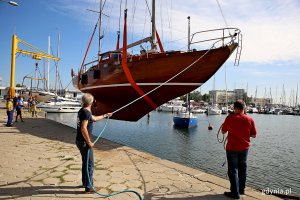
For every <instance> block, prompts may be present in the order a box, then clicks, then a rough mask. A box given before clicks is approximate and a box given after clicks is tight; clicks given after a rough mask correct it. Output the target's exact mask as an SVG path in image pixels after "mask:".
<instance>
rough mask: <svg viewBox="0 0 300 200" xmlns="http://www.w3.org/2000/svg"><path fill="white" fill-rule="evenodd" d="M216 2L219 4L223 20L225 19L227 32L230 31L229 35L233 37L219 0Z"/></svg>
mask: <svg viewBox="0 0 300 200" xmlns="http://www.w3.org/2000/svg"><path fill="white" fill-rule="evenodd" d="M216 2H217V4H218V7H219V10H220V12H221V15H222V18H223V20H224V23H225V25H226V28H227V30H228V33H229V35H231V34H230V31H229V29H228V27H229V26H228V23H227V21H226V18H225V15H224V13H223V10H222V7H221V4H220V2H219V0H216Z"/></svg>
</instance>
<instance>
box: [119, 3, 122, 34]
mask: <svg viewBox="0 0 300 200" xmlns="http://www.w3.org/2000/svg"><path fill="white" fill-rule="evenodd" d="M121 15H122V0H121V1H120V15H119V34H120V31H121Z"/></svg>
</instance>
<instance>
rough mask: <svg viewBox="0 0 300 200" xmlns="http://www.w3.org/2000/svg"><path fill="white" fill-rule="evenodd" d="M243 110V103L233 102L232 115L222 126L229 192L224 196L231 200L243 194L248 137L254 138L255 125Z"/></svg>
mask: <svg viewBox="0 0 300 200" xmlns="http://www.w3.org/2000/svg"><path fill="white" fill-rule="evenodd" d="M244 110H245V103H244V101H242V100H238V101H236V102H234V114H231V115H228V116H227V117H226V119H225V122H224V124H223V126H222V133H223V134H225V133H226V132H228V141H227V145H226V155H227V162H228V177H229V181H230V192H225V193H224V195H225V196H227V197H231V198H233V199H239V198H240V195H243V194H244V193H245V184H246V175H247V155H248V149H249V148H250V137H253V138H255V137H256V127H255V123H254V121H253V119H252V118H251V117H249V116H248V115H246V114H245V113H244Z"/></svg>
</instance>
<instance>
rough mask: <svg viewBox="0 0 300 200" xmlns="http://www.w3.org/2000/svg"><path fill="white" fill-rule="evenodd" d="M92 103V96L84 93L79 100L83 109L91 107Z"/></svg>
mask: <svg viewBox="0 0 300 200" xmlns="http://www.w3.org/2000/svg"><path fill="white" fill-rule="evenodd" d="M93 102H94V96H93V95H91V94H90V93H85V94H84V95H83V96H82V98H81V104H82V106H83V107H84V108H85V107H88V106H90V105H92V104H93Z"/></svg>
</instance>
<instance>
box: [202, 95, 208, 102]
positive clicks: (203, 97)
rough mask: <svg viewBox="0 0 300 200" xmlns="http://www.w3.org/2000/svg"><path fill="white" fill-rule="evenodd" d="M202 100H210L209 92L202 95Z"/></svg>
mask: <svg viewBox="0 0 300 200" xmlns="http://www.w3.org/2000/svg"><path fill="white" fill-rule="evenodd" d="M202 100H203V101H205V102H209V101H210V95H209V94H204V95H202Z"/></svg>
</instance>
